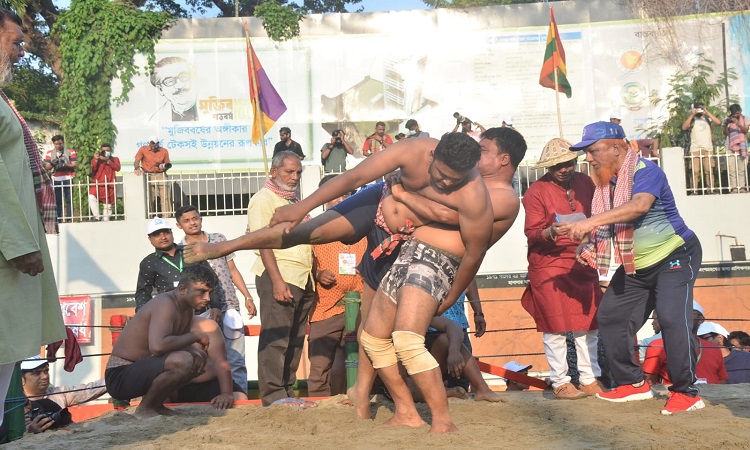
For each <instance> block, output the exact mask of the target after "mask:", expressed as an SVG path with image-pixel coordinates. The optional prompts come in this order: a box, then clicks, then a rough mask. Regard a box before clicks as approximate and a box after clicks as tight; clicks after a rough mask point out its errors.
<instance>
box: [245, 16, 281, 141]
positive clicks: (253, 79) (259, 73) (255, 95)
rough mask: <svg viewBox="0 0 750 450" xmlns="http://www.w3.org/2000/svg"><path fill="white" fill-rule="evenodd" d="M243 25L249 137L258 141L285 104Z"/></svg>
mask: <svg viewBox="0 0 750 450" xmlns="http://www.w3.org/2000/svg"><path fill="white" fill-rule="evenodd" d="M243 27H244V28H245V39H246V41H247V76H248V79H249V82H250V102H251V103H252V105H253V112H254V118H253V132H252V136H251V139H252V141H253V142H254V143H258V142H260V140H261V139H263V136H264V135H265V134H266V133H268V130H270V129H271V127H272V126H273V124H274V123H276V121H277V120H279V117H281V115H282V114H284V112H285V111H286V104H284V100H282V99H281V96H280V95H279V93H278V92H276V89H275V88H274V87H273V85H272V84H271V80H269V79H268V75H266V71H265V70H264V69H263V66H262V65H261V63H260V60H259V59H258V55H256V54H255V49H253V44H251V43H250V30H248V29H247V23H243ZM258 102H260V114H258V112H257V111H258V108H257V104H258Z"/></svg>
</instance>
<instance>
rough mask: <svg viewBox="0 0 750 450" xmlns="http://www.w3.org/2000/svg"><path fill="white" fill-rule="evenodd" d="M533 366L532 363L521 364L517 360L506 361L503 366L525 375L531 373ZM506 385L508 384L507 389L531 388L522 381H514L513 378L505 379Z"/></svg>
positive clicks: (520, 389)
mask: <svg viewBox="0 0 750 450" xmlns="http://www.w3.org/2000/svg"><path fill="white" fill-rule="evenodd" d="M531 367H532V365H531V364H528V365H523V364H519V363H517V362H515V361H509V362H508V363H506V364H505V365H504V366H503V369H505V370H510V371H511V372H516V373H520V374H523V375H528V374H529V370H531ZM505 386H506V387H505V390H506V391H525V390H526V389H528V388H529V385H528V384H521V383H519V382H517V381H513V380H511V379H509V378H506V379H505Z"/></svg>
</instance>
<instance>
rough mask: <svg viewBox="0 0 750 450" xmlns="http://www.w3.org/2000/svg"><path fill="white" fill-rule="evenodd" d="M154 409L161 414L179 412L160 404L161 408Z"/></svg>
mask: <svg viewBox="0 0 750 450" xmlns="http://www.w3.org/2000/svg"><path fill="white" fill-rule="evenodd" d="M156 410H157V411H158V412H159V414H161V415H163V416H179V415H180V412H179V411H175V410H174V409H169V408H167V407H166V406H162V407H161V408H156Z"/></svg>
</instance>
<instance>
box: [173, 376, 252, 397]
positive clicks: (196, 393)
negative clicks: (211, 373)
mask: <svg viewBox="0 0 750 450" xmlns="http://www.w3.org/2000/svg"><path fill="white" fill-rule="evenodd" d="M232 391H233V392H242V393H243V394H244V393H245V391H244V390H242V387H241V386H240V385H239V384H237V383H236V382H234V381H232ZM219 394H221V387H219V380H217V379H216V378H214V379H212V380H208V381H204V382H203V383H193V384H188V385H186V386H183V387H181V388H180V390H179V391H178V392H177V398H176V399H175V402H176V403H195V402H210V401H211V400H213V399H214V397H216V396H217V395H219Z"/></svg>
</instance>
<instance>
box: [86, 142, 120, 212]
mask: <svg viewBox="0 0 750 450" xmlns="http://www.w3.org/2000/svg"><path fill="white" fill-rule="evenodd" d="M119 171H120V158H118V157H116V156H113V155H112V146H111V145H110V144H102V145H101V147H100V150H99V152H98V153H96V154H95V155H94V156H93V157H92V158H91V172H90V173H89V176H90V177H91V185H92V186H91V187H90V188H89V208H90V209H91V215H93V216H94V220H104V221H108V220H109V218H110V217H111V216H112V210H113V209H114V205H115V177H116V175H115V173H116V172H119ZM99 202H101V203H102V214H101V216H100V215H99Z"/></svg>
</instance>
